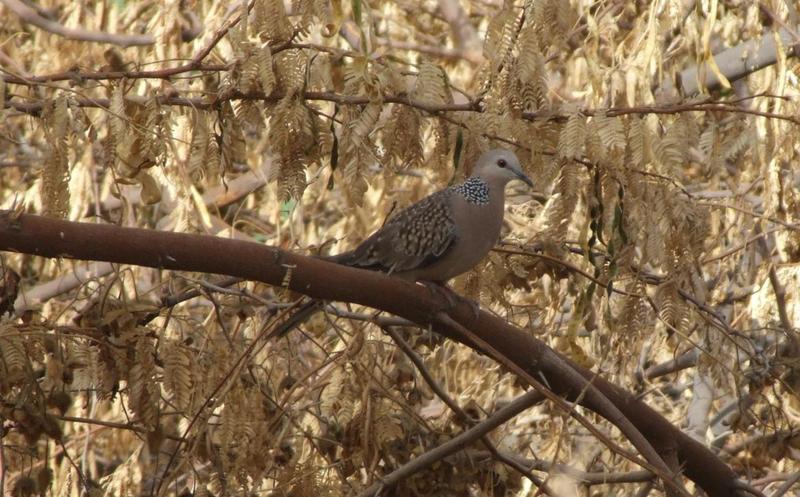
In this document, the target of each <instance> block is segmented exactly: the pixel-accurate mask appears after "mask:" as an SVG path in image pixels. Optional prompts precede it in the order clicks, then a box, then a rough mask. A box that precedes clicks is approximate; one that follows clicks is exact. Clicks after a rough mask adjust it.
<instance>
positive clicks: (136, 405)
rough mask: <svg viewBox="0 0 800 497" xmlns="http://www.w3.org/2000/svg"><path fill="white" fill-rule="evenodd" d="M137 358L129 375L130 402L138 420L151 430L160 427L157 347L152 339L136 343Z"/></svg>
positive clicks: (141, 337)
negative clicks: (156, 375) (156, 373)
mask: <svg viewBox="0 0 800 497" xmlns="http://www.w3.org/2000/svg"><path fill="white" fill-rule="evenodd" d="M135 350H136V356H135V360H134V362H133V366H132V367H131V369H130V372H129V375H128V402H129V403H130V406H131V410H132V411H133V412H134V414H135V415H136V418H137V419H138V420H139V421H140V422H141V423H142V424H143V425H144V426H146V427H148V428H149V429H154V428H155V427H156V426H157V425H158V401H159V395H158V392H159V388H158V384H157V383H156V380H155V372H156V366H155V347H154V346H153V342H152V340H151V339H150V338H147V337H145V336H140V337H138V339H136V342H135Z"/></svg>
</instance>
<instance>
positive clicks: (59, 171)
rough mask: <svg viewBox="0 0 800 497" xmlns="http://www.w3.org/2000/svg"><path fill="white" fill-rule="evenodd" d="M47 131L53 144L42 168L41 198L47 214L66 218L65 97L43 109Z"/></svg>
mask: <svg viewBox="0 0 800 497" xmlns="http://www.w3.org/2000/svg"><path fill="white" fill-rule="evenodd" d="M43 121H44V125H45V134H46V136H47V142H48V143H49V145H50V150H49V151H48V156H47V159H46V160H45V163H44V169H43V170H42V200H43V203H44V213H45V215H46V216H51V217H59V218H65V217H66V216H67V213H68V212H69V177H70V170H69V153H68V149H67V132H68V131H69V129H70V126H69V121H70V117H69V112H68V106H67V99H66V97H63V96H62V97H59V98H57V99H56V100H55V102H53V103H52V105H48V106H45V112H43Z"/></svg>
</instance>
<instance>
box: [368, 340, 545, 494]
mask: <svg viewBox="0 0 800 497" xmlns="http://www.w3.org/2000/svg"><path fill="white" fill-rule="evenodd" d="M381 329H382V330H383V331H384V332H386V333H387V334H388V335H389V336H390V337H392V340H394V343H395V344H397V346H398V347H400V350H402V351H403V353H404V354H405V355H406V357H408V359H409V360H410V361H411V362H413V363H414V366H416V367H417V370H418V371H419V372H420V374H421V375H422V378H423V379H424V380H425V383H427V384H428V386H429V387H430V388H431V390H433V393H435V394H436V396H437V397H439V398H440V399H441V400H442V402H444V403H445V404H446V405H447V406H448V407H449V408H450V409H451V410H452V411H453V412H455V413H456V415H458V417H459V418H461V420H462V422H464V423H468V424H470V425H475V424H476V423H475V422H474V421H473V420H472V419H471V418H470V417H469V415H468V414H467V413H466V412H464V410H463V409H462V408H461V406H460V405H458V403H457V402H456V401H455V400H454V399H453V398H452V397H450V395H449V394H448V393H447V392H446V391H445V390H444V388H442V386H441V385H439V382H438V381H436V379H435V378H434V377H433V375H432V374H431V372H430V371H429V370H428V367H427V366H425V362H424V361H423V360H422V358H421V357H420V356H419V355H417V353H416V352H414V349H412V348H411V346H410V345H409V344H408V343H407V342H406V341H405V340H403V337H401V336H400V334H399V333H397V332H396V331H395V330H393V329H392V328H391V327H381ZM480 440H481V443H482V444H483V445H484V446H485V447H486V448H487V450H488V451H489V452H490V453H491V454H492V456H494V457H495V458H496V459H498V460H500V461H501V462H503V463H505V464H506V465H508V466H510V467H511V468H513V469H515V470H516V471H518V472H519V473H521V474H522V475H524V476H525V477H527V478H528V479H529V480H530V481H531V482H532V483H533V484H534V485H536V486H537V487H538V488H540V489H541V490H542V491H543V492H544V493H546V494H547V495H550V496H552V497H555V496H556V493H554V492H553V491H552V490H551V489H549V488H548V487H547V484H546V483H545V482H544V481H543V480H542V479H541V478H538V477H537V476H536V475H534V474H533V473H531V472H530V470H529V469H528V468H526V467H524V466H523V465H521V464H520V463H519V461H516V460H514V459H512V458H509V457H507V456H505V455H503V454H501V453H500V452H499V451H498V450H497V447H495V446H494V444H493V443H492V441H491V440H489V438H488V437H487V436H486V435H481V437H480Z"/></svg>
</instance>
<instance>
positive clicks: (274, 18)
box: [253, 0, 294, 45]
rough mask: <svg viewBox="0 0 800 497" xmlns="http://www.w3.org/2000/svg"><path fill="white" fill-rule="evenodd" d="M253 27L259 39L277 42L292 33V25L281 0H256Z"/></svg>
mask: <svg viewBox="0 0 800 497" xmlns="http://www.w3.org/2000/svg"><path fill="white" fill-rule="evenodd" d="M253 11H254V18H255V19H254V22H253V29H254V30H255V31H256V33H254V34H256V35H258V36H259V37H260V38H261V41H269V42H270V43H271V44H273V45H274V44H278V43H282V42H285V41H288V40H289V38H291V36H292V34H293V33H294V27H293V26H292V23H291V22H290V21H289V17H288V16H287V15H286V8H285V7H284V4H283V1H282V0H256V2H255V5H254V6H253Z"/></svg>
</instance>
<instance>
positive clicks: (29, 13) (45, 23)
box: [0, 0, 156, 47]
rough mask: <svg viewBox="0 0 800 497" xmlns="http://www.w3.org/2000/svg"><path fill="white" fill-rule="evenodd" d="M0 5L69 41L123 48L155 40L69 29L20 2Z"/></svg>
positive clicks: (1, 0)
mask: <svg viewBox="0 0 800 497" xmlns="http://www.w3.org/2000/svg"><path fill="white" fill-rule="evenodd" d="M0 3H2V4H3V5H5V6H6V7H8V8H9V10H11V11H12V12H14V13H15V14H17V15H18V16H19V18H20V19H22V20H23V21H24V22H27V23H28V24H32V25H34V26H36V27H37V28H39V29H43V30H45V31H48V32H50V33H53V34H57V35H59V36H63V37H64V38H66V39H68V40H78V41H91V42H95V43H111V44H112V45H119V46H121V47H131V46H141V45H152V44H153V43H155V41H156V40H155V38H153V37H152V36H150V35H126V34H115V33H106V32H103V31H88V30H85V29H74V28H68V27H66V26H64V25H62V24H59V23H57V22H55V21H51V20H49V19H45V18H44V17H42V16H41V15H39V13H38V12H36V10H34V9H32V8H30V7H28V6H27V5H25V4H24V3H23V2H21V1H20V0H0Z"/></svg>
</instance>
